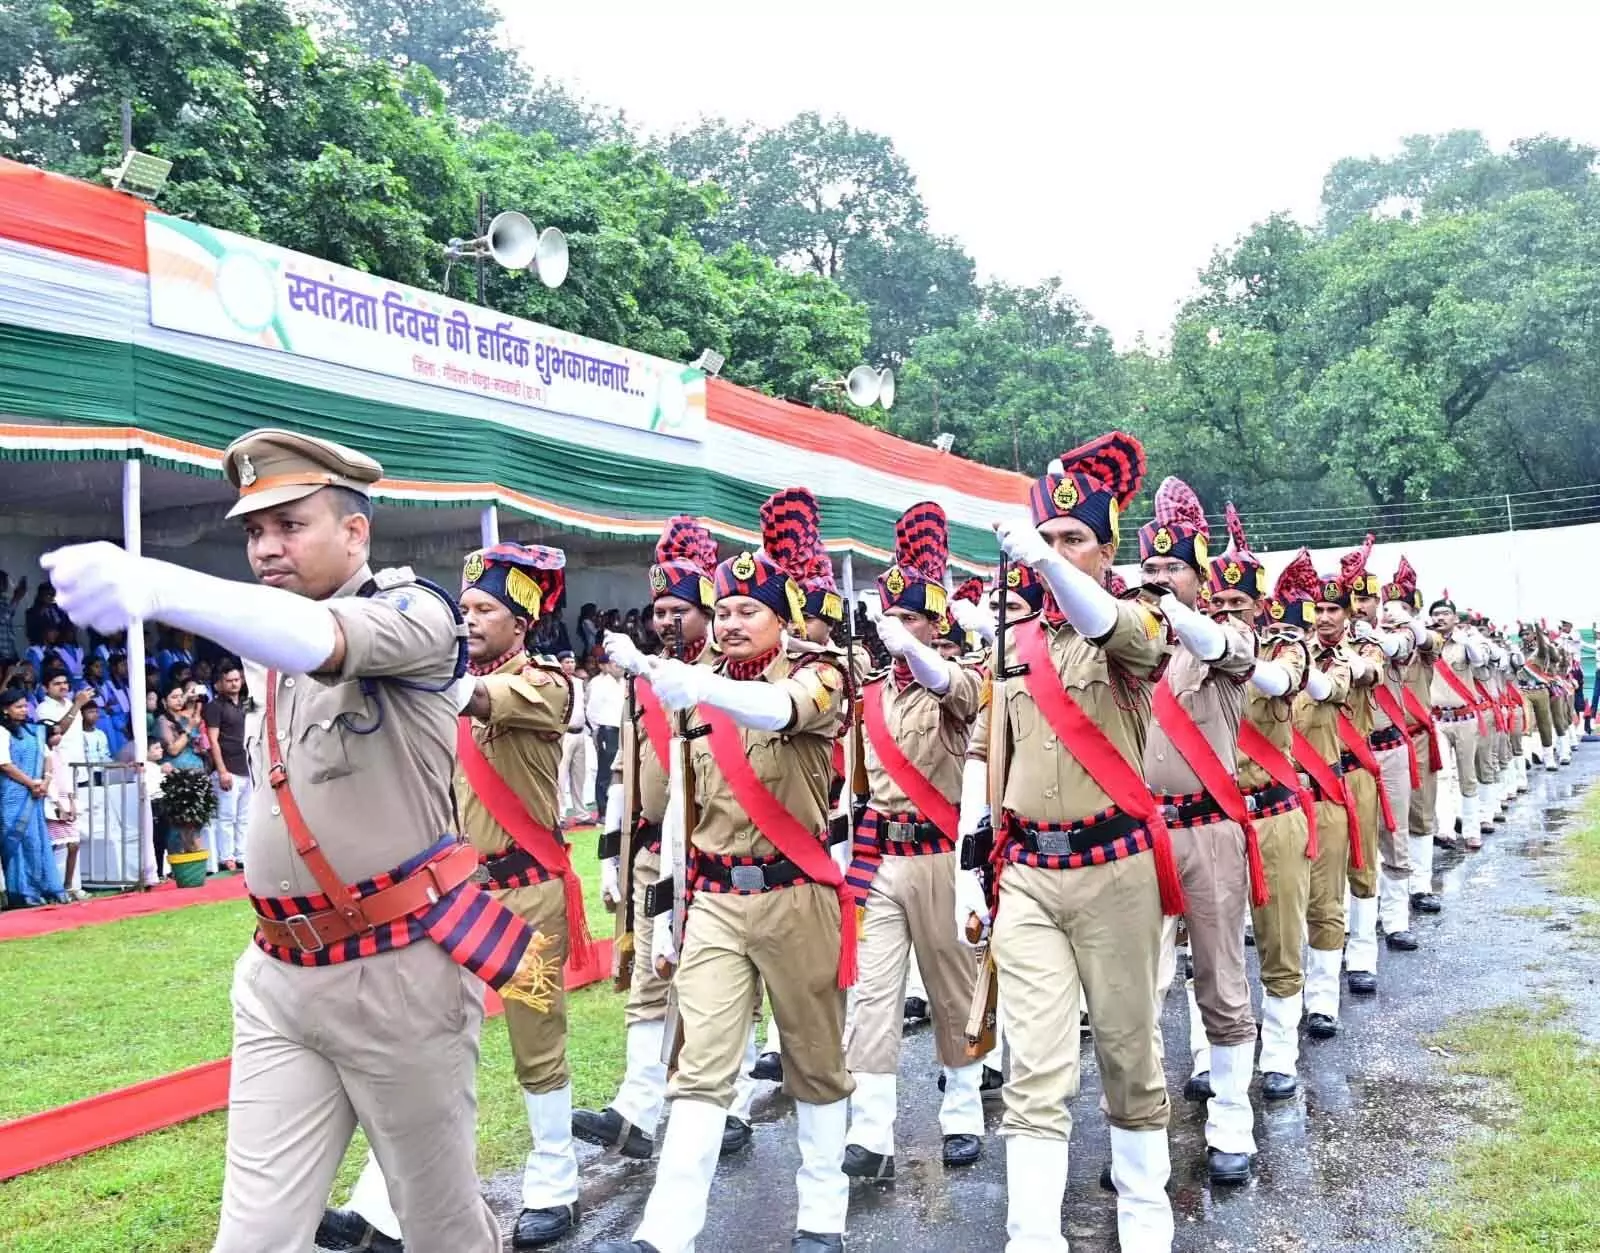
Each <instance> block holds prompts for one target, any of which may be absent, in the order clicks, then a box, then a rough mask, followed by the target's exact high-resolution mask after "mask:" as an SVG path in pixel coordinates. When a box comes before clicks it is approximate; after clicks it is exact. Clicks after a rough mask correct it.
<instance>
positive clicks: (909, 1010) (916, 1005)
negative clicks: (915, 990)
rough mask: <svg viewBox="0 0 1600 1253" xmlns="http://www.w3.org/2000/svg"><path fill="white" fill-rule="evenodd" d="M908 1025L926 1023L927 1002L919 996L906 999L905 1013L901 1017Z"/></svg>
mask: <svg viewBox="0 0 1600 1253" xmlns="http://www.w3.org/2000/svg"><path fill="white" fill-rule="evenodd" d="M902 1016H903V1017H904V1018H905V1020H906V1022H907V1023H908V1024H910V1023H918V1022H927V1021H928V1002H927V1001H925V1000H923V999H922V997H920V996H908V997H906V1003H905V1012H904V1014H903V1015H902Z"/></svg>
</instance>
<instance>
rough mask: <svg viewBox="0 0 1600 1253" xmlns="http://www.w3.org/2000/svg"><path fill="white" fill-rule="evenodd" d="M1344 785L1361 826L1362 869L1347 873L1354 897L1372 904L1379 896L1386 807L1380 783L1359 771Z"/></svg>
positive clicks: (1351, 774)
mask: <svg viewBox="0 0 1600 1253" xmlns="http://www.w3.org/2000/svg"><path fill="white" fill-rule="evenodd" d="M1344 785H1345V787H1347V788H1349V789H1350V795H1351V796H1352V797H1354V798H1355V802H1356V817H1357V818H1358V819H1360V822H1361V831H1360V838H1361V860H1362V868H1361V869H1360V870H1355V869H1347V870H1346V874H1347V876H1348V879H1349V884H1350V895H1351V896H1356V897H1360V898H1361V899H1362V900H1364V901H1370V900H1371V899H1372V898H1373V897H1374V896H1376V895H1377V894H1378V828H1379V827H1380V826H1382V825H1383V807H1382V806H1381V805H1379V804H1378V781H1377V780H1376V779H1374V778H1373V777H1372V776H1371V775H1370V774H1368V773H1367V772H1366V771H1365V770H1362V769H1360V768H1359V767H1357V768H1356V769H1355V770H1352V771H1350V773H1348V774H1347V775H1345V777H1344Z"/></svg>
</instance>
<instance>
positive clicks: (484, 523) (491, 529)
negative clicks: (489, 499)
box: [478, 505, 500, 548]
mask: <svg viewBox="0 0 1600 1253" xmlns="http://www.w3.org/2000/svg"><path fill="white" fill-rule="evenodd" d="M478 531H479V533H480V534H481V536H482V537H483V547H485V548H492V547H493V546H494V545H496V544H498V543H499V542H500V506H499V505H485V506H484V507H483V512H482V513H481V514H480V515H479V517H478Z"/></svg>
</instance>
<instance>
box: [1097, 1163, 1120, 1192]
mask: <svg viewBox="0 0 1600 1253" xmlns="http://www.w3.org/2000/svg"><path fill="white" fill-rule="evenodd" d="M1100 1186H1101V1187H1102V1188H1104V1189H1105V1190H1106V1191H1107V1192H1115V1191H1116V1190H1117V1185H1116V1181H1115V1180H1113V1179H1112V1178H1111V1163H1110V1162H1107V1163H1106V1164H1105V1165H1104V1166H1102V1167H1100Z"/></svg>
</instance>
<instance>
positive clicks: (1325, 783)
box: [1294, 731, 1367, 870]
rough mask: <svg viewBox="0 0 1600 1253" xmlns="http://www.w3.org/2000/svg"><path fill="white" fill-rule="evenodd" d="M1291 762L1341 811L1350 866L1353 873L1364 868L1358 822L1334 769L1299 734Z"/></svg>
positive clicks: (1353, 808) (1359, 823) (1358, 819)
mask: <svg viewBox="0 0 1600 1253" xmlns="http://www.w3.org/2000/svg"><path fill="white" fill-rule="evenodd" d="M1294 759H1295V762H1296V763H1297V764H1298V765H1299V767H1300V769H1302V770H1304V771H1305V772H1306V773H1307V774H1309V775H1310V776H1311V778H1312V780H1313V781H1314V782H1315V783H1316V785H1317V787H1318V789H1320V790H1321V792H1322V794H1323V795H1324V796H1326V797H1327V798H1328V799H1329V800H1330V801H1333V802H1334V803H1335V804H1336V805H1338V806H1340V807H1341V808H1342V809H1343V810H1344V816H1345V821H1346V822H1347V823H1348V824H1349V826H1350V865H1351V866H1352V867H1353V868H1354V869H1356V870H1365V869H1366V868H1367V858H1366V855H1365V854H1364V853H1363V852H1362V851H1361V819H1360V818H1359V817H1358V816H1357V815H1356V807H1355V804H1354V802H1353V801H1352V800H1351V799H1350V789H1349V788H1347V787H1345V785H1344V780H1343V779H1341V778H1340V777H1339V776H1338V775H1336V774H1334V772H1333V767H1332V766H1330V765H1329V764H1328V763H1327V762H1325V761H1323V760H1322V754H1321V753H1319V752H1317V750H1316V749H1315V748H1313V747H1312V746H1311V741H1310V740H1308V739H1306V737H1305V736H1304V735H1302V734H1301V733H1300V732H1299V731H1296V732H1295V733H1294Z"/></svg>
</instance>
